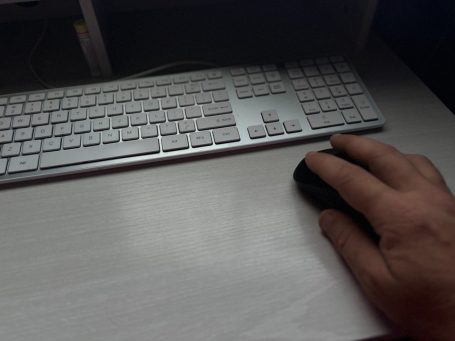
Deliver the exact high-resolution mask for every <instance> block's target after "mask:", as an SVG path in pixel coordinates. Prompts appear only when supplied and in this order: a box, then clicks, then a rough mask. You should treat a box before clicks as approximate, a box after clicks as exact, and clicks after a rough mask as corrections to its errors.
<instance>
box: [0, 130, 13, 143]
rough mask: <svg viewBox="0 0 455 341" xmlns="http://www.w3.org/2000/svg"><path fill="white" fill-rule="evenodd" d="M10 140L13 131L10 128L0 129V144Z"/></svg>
mask: <svg viewBox="0 0 455 341" xmlns="http://www.w3.org/2000/svg"><path fill="white" fill-rule="evenodd" d="M11 141H13V131H12V130H4V131H0V144H3V143H8V142H11Z"/></svg>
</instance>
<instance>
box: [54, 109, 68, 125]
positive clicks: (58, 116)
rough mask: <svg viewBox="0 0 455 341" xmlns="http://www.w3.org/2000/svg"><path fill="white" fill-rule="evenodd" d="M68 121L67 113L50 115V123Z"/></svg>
mask: <svg viewBox="0 0 455 341" xmlns="http://www.w3.org/2000/svg"><path fill="white" fill-rule="evenodd" d="M67 121H68V111H55V112H53V113H51V123H52V124H56V123H64V122H67Z"/></svg>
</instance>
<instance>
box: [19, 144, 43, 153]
mask: <svg viewBox="0 0 455 341" xmlns="http://www.w3.org/2000/svg"><path fill="white" fill-rule="evenodd" d="M40 151H41V141H40V140H35V141H28V142H24V144H23V146H22V155H30V154H38V153H39V152H40Z"/></svg>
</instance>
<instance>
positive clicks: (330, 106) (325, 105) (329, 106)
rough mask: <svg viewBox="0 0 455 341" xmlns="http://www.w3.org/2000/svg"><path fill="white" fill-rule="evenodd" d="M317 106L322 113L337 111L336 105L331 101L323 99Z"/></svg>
mask: <svg viewBox="0 0 455 341" xmlns="http://www.w3.org/2000/svg"><path fill="white" fill-rule="evenodd" d="M319 105H320V107H321V109H322V111H334V110H337V108H338V107H337V105H336V103H335V101H334V100H333V99H325V100H322V101H319Z"/></svg>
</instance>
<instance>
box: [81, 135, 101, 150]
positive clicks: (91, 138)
mask: <svg viewBox="0 0 455 341" xmlns="http://www.w3.org/2000/svg"><path fill="white" fill-rule="evenodd" d="M82 139H83V143H84V147H89V146H96V145H99V144H100V143H101V134H100V133H87V134H84V135H82Z"/></svg>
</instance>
